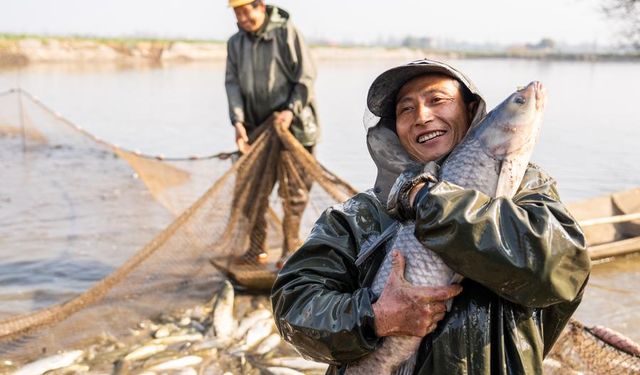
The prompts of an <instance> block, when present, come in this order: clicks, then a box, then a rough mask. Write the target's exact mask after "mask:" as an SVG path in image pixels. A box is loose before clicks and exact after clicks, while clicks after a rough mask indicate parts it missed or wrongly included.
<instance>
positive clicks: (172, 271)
mask: <svg viewBox="0 0 640 375" xmlns="http://www.w3.org/2000/svg"><path fill="white" fill-rule="evenodd" d="M253 137H254V139H253V143H252V149H251V152H249V153H247V154H246V155H244V156H242V157H240V158H239V159H238V160H237V161H235V162H234V163H232V162H231V161H232V159H236V157H237V155H233V154H218V155H213V156H209V157H199V158H198V157H191V158H184V159H180V158H176V159H167V158H163V157H160V156H155V157H154V156H149V155H143V154H141V153H139V152H135V151H131V150H126V149H123V148H121V147H117V146H115V145H112V144H109V143H107V142H105V141H103V140H100V139H98V138H96V137H95V136H93V135H92V134H90V133H88V132H86V131H84V130H83V129H81V128H79V127H78V126H75V125H74V124H73V123H71V122H69V121H68V120H66V119H65V118H63V117H62V116H61V115H59V114H57V113H55V112H54V111H52V110H50V109H49V108H47V107H46V106H45V105H44V104H43V103H41V102H40V101H39V100H38V99H37V98H34V97H33V96H31V95H29V94H28V93H25V92H23V91H20V90H14V91H11V92H8V93H5V94H3V95H0V166H1V167H2V170H3V175H2V176H3V181H2V184H0V207H2V210H1V211H0V212H2V216H1V217H0V224H1V225H0V248H1V249H2V253H0V259H1V260H2V262H0V263H1V264H0V267H2V272H0V285H1V286H2V289H1V290H0V300H2V306H0V359H3V360H11V361H13V362H15V363H24V362H26V361H28V360H31V359H34V358H36V357H40V356H43V355H48V354H53V353H55V352H57V351H59V350H70V349H76V348H86V347H88V346H89V345H91V344H93V343H95V342H98V341H101V340H102V341H103V340H105V338H117V339H118V340H125V339H126V337H131V335H130V334H129V333H130V329H131V328H132V327H135V326H136V324H138V323H139V322H141V321H143V320H144V319H149V318H153V317H157V316H161V315H162V314H164V313H166V312H170V311H177V310H180V309H184V308H189V307H191V306H193V305H197V304H201V303H203V302H206V301H208V300H209V299H210V298H211V296H212V294H213V293H214V292H215V291H216V290H218V289H219V288H220V285H221V282H222V280H225V279H227V278H232V279H235V281H236V282H237V283H238V285H239V286H240V287H242V286H244V287H246V288H250V289H268V288H269V287H270V285H271V283H272V281H273V278H274V275H275V272H276V263H277V261H278V260H279V259H280V258H281V256H282V255H283V253H286V250H288V249H289V248H294V247H295V246H296V245H297V243H298V241H299V238H304V237H305V236H306V234H307V233H308V232H309V230H310V228H311V227H312V225H313V223H314V221H315V220H316V219H317V217H318V216H319V215H320V213H321V212H322V211H323V210H324V209H325V208H326V207H328V206H330V205H332V204H335V203H336V202H340V201H343V200H345V199H347V198H348V197H349V196H351V195H353V194H354V193H355V192H356V191H355V189H353V188H352V187H351V186H350V185H349V184H348V183H346V182H344V181H342V180H341V179H339V178H338V177H336V176H335V175H333V174H332V173H330V172H329V171H327V170H326V169H325V168H323V167H322V166H321V165H320V164H318V163H317V162H316V161H315V159H314V158H313V156H312V154H311V153H310V152H309V150H307V149H305V148H304V147H303V146H301V145H300V144H299V143H298V142H297V141H296V140H295V138H294V137H293V136H292V135H291V133H290V132H288V131H287V130H285V129H283V128H282V127H280V126H278V125H276V124H274V123H273V122H272V121H271V120H268V121H267V122H266V123H265V124H263V125H262V126H261V128H260V129H259V131H257V132H256V133H255V134H254V135H253ZM274 186H275V188H274ZM298 227H299V230H296V231H295V232H296V233H292V231H291V230H288V229H290V228H298ZM283 228H285V229H286V230H284V231H283ZM287 228H288V229H287ZM255 249H259V253H256V252H255ZM76 263H77V264H76ZM27 266H28V267H32V268H33V269H31V268H29V269H28V270H29V271H33V272H31V274H30V275H29V277H28V278H25V279H24V282H22V283H21V282H19V281H20V280H19V278H20V277H23V276H20V275H22V274H23V273H25V267H27ZM69 270H71V272H70V271H69ZM60 275H63V276H64V277H66V278H74V277H75V279H73V281H74V283H72V284H73V285H75V287H74V288H70V289H69V288H68V287H67V288H68V289H69V290H67V291H66V293H63V294H55V293H53V292H50V293H46V292H43V291H47V290H54V289H55V290H58V289H60V288H59V287H57V288H56V281H57V280H58V279H59V278H60V277H61V276H60ZM64 277H63V278H64ZM65 285H67V284H65ZM25 300H28V301H29V304H25V303H24V301H25ZM13 301H18V302H17V303H16V302H13ZM20 301H22V302H23V303H20ZM612 342H613V343H612ZM619 342H620V341H616V340H609V341H607V340H604V339H603V338H602V337H601V336H598V332H595V333H594V332H592V331H590V330H589V329H587V328H585V327H582V326H581V325H579V323H575V324H574V323H572V324H570V326H569V327H568V328H567V330H565V333H564V335H563V336H562V337H561V339H560V340H559V342H558V345H556V347H555V349H554V351H553V352H552V354H551V355H550V359H551V361H549V362H548V363H547V365H546V367H545V368H546V369H547V370H548V371H549V372H552V371H556V370H555V367H553V366H552V364H553V363H554V362H552V361H557V363H559V364H560V370H559V371H566V372H555V373H572V372H570V371H573V370H574V369H576V371H577V370H579V371H582V372H583V373H598V374H605V373H611V374H614V373H615V374H620V373H625V372H624V371H631V372H629V373H632V372H633V371H636V373H637V371H638V368H640V367H639V365H638V363H639V361H640V359H639V357H638V355H637V354H634V353H633V352H629V351H628V350H627V349H625V348H623V347H622V346H620V345H619ZM576 358H579V360H578V359H576ZM628 369H630V370H628Z"/></svg>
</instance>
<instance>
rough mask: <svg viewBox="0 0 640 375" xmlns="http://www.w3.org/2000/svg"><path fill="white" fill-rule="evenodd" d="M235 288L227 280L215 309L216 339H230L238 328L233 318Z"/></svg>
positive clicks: (214, 328) (214, 326)
mask: <svg viewBox="0 0 640 375" xmlns="http://www.w3.org/2000/svg"><path fill="white" fill-rule="evenodd" d="M233 300H234V292H233V286H232V285H231V283H230V282H229V281H227V280H225V282H224V285H223V286H222V289H221V290H220V293H219V295H218V298H217V299H216V303H215V306H214V308H213V313H212V315H213V333H214V335H215V336H216V337H230V336H231V335H232V334H233V332H234V331H235V330H236V328H237V326H238V322H237V321H236V319H235V317H234V316H233Z"/></svg>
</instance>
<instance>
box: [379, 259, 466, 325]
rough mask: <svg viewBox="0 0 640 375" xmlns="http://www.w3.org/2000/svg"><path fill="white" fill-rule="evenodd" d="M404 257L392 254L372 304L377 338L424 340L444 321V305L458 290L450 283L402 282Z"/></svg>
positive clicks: (459, 290)
mask: <svg viewBox="0 0 640 375" xmlns="http://www.w3.org/2000/svg"><path fill="white" fill-rule="evenodd" d="M404 266H405V260H404V256H403V255H402V254H401V253H400V252H399V251H397V250H394V251H393V269H392V270H391V274H390V275H389V280H387V284H386V285H385V287H384V289H383V290H382V294H381V295H380V298H379V299H378V301H376V302H375V303H374V304H373V314H374V317H375V318H374V319H375V330H376V335H378V337H384V336H418V337H424V336H426V335H427V334H429V333H431V332H433V330H435V329H436V325H437V323H438V322H439V321H440V320H442V318H444V314H445V311H446V307H445V302H446V301H447V300H449V299H451V298H453V297H455V296H457V295H458V294H459V293H460V292H461V291H462V287H461V286H460V285H458V284H453V285H449V286H443V287H426V286H414V285H411V284H410V283H409V282H408V281H406V280H405V279H404Z"/></svg>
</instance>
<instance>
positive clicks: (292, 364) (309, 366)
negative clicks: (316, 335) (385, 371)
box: [266, 357, 375, 375]
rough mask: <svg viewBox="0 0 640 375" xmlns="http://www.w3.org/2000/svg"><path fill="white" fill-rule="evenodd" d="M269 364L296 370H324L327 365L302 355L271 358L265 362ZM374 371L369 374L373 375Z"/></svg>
mask: <svg viewBox="0 0 640 375" xmlns="http://www.w3.org/2000/svg"><path fill="white" fill-rule="evenodd" d="M266 363H267V364H268V365H269V366H275V367H289V368H294V369H296V370H302V371H312V370H326V369H327V367H329V365H328V364H326V363H321V362H315V361H309V360H308V359H304V358H302V357H280V358H272V359H270V360H269V361H267V362H266ZM373 374H375V372H373V373H371V374H369V375H373Z"/></svg>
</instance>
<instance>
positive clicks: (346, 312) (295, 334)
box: [271, 193, 391, 364]
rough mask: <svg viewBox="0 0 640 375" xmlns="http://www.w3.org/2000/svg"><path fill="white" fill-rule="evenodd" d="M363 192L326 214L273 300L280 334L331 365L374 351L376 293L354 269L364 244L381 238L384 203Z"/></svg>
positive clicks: (283, 273) (282, 276)
mask: <svg viewBox="0 0 640 375" xmlns="http://www.w3.org/2000/svg"><path fill="white" fill-rule="evenodd" d="M374 200H375V198H374V197H373V196H369V195H367V194H364V193H361V194H358V195H357V196H356V197H354V198H352V199H350V200H349V201H347V202H345V203H343V204H341V205H338V207H336V208H330V209H328V210H327V211H325V212H324V213H323V215H322V216H321V217H320V218H319V219H318V221H317V222H316V225H315V226H314V228H313V230H312V232H311V234H310V236H309V237H308V238H307V241H306V242H305V243H304V244H303V246H302V247H301V248H300V249H299V250H298V251H296V252H295V253H294V254H293V255H292V256H291V258H289V260H288V261H287V263H286V264H285V266H284V267H283V269H282V270H281V271H280V273H279V274H278V278H277V280H276V282H275V284H274V286H273V289H272V293H271V302H272V307H273V311H274V317H275V318H276V325H277V327H278V329H279V331H280V334H281V335H282V336H283V337H284V338H285V339H286V340H287V341H289V342H291V343H293V344H294V345H295V346H296V348H297V349H298V350H299V351H300V352H301V353H302V354H303V355H305V356H307V357H310V358H313V359H315V360H318V361H323V362H327V363H332V364H339V363H347V362H351V361H354V360H356V359H358V358H361V357H362V356H364V355H366V354H367V353H369V352H371V351H373V350H374V349H375V347H376V345H377V344H378V343H379V340H380V339H379V338H378V337H377V336H376V335H375V329H374V320H373V319H374V315H373V308H372V302H373V301H372V298H373V296H372V293H371V291H370V289H369V288H362V287H360V285H361V282H360V281H361V280H360V279H359V277H358V275H360V274H361V273H360V271H359V270H358V268H357V267H356V265H355V260H356V257H357V252H358V249H359V248H360V244H361V243H363V242H364V241H366V239H367V238H368V237H370V236H372V235H373V234H377V235H379V234H380V232H381V231H382V229H383V228H381V223H385V222H387V223H390V222H391V221H390V218H388V217H387V218H386V219H381V218H380V217H379V215H380V214H381V213H380V211H379V210H380V209H381V207H380V205H379V204H377V205H376V204H375V203H374Z"/></svg>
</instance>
